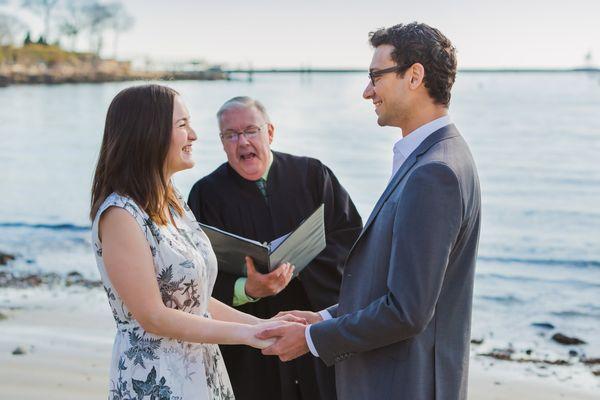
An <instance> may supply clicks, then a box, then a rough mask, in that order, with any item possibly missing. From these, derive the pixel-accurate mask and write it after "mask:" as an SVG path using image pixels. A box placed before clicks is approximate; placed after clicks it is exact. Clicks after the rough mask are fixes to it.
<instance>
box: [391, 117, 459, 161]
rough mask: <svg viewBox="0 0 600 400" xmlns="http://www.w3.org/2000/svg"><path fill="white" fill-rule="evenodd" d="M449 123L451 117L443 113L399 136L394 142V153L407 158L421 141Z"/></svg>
mask: <svg viewBox="0 0 600 400" xmlns="http://www.w3.org/2000/svg"><path fill="white" fill-rule="evenodd" d="M451 123H452V119H451V118H450V115H444V116H443V117H439V118H437V119H434V120H433V121H430V122H428V123H426V124H425V125H421V126H420V127H418V128H417V129H415V130H414V131H412V132H411V133H410V134H408V135H406V136H404V137H402V138H400V139H399V140H398V141H397V142H396V144H394V154H402V156H404V158H405V159H406V158H408V156H410V154H411V153H412V152H413V151H415V150H416V149H417V147H419V145H420V144H421V143H423V141H424V140H425V139H426V138H427V136H429V135H431V134H432V133H433V132H435V131H437V130H438V129H441V128H443V127H445V126H446V125H450V124H451Z"/></svg>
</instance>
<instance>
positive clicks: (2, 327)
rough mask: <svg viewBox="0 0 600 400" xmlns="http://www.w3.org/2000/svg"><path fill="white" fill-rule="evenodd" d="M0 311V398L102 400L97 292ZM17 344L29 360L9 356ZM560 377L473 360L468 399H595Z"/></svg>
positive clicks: (104, 337)
mask: <svg viewBox="0 0 600 400" xmlns="http://www.w3.org/2000/svg"><path fill="white" fill-rule="evenodd" d="M0 313H2V314H3V315H4V316H6V318H5V319H3V320H0V398H2V399H7V400H12V399H20V400H28V399H46V400H52V399H82V400H83V399H106V398H107V392H108V388H107V385H108V365H109V361H110V357H111V348H112V340H113V337H114V336H113V335H114V323H113V320H112V316H111V314H110V311H109V309H108V306H107V303H106V298H105V294H104V292H103V291H102V290H100V289H91V290H90V289H85V288H68V289H65V288H61V289H54V290H49V289H47V288H35V289H0ZM19 346H20V347H21V348H23V349H24V350H25V353H26V354H24V355H13V354H12V352H13V350H15V348H17V347H19ZM555 368H573V367H555ZM561 371H562V372H563V373H561ZM564 371H565V370H559V371H558V372H559V373H557V372H556V369H554V370H545V369H537V368H534V367H532V366H524V365H518V364H515V363H510V362H502V361H497V360H487V359H481V358H478V357H474V358H473V359H472V361H471V374H470V379H469V398H470V399H477V400H479V399H481V400H504V399H527V400H538V399H539V400H542V399H543V400H554V399H557V400H558V399H561V400H563V399H573V400H579V399H580V400H587V399H599V398H600V395H599V393H600V378H593V377H592V379H591V380H590V379H589V377H588V376H587V375H585V374H586V373H587V374H590V373H589V371H583V372H581V374H583V375H582V376H585V377H586V379H585V380H584V381H581V379H578V378H577V374H575V377H570V376H569V375H565V373H564ZM590 375H591V374H590ZM565 376H567V377H565ZM590 381H591V382H592V385H590Z"/></svg>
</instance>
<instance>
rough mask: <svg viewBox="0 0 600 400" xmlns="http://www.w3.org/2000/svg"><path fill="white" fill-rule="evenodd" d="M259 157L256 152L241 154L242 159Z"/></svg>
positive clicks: (247, 159)
mask: <svg viewBox="0 0 600 400" xmlns="http://www.w3.org/2000/svg"><path fill="white" fill-rule="evenodd" d="M255 158H257V156H256V153H245V154H241V155H240V159H241V160H242V161H250V160H253V159H255Z"/></svg>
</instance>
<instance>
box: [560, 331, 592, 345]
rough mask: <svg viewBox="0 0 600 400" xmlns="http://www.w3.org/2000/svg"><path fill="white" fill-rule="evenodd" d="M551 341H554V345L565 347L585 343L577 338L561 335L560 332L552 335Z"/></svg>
mask: <svg viewBox="0 0 600 400" xmlns="http://www.w3.org/2000/svg"><path fill="white" fill-rule="evenodd" d="M552 340H554V341H555V342H556V343H560V344H564V345H566V346H572V345H580V344H586V342H585V341H583V340H581V339H579V338H577V337H570V336H567V335H563V334H562V333H560V332H559V333H555V334H554V335H552Z"/></svg>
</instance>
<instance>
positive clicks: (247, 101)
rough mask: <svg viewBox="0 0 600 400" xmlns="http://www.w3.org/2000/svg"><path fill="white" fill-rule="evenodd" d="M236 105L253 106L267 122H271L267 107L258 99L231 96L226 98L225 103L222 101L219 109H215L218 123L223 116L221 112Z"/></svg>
mask: <svg viewBox="0 0 600 400" xmlns="http://www.w3.org/2000/svg"><path fill="white" fill-rule="evenodd" d="M236 107H243V108H251V107H254V108H256V109H257V110H258V111H259V112H260V113H261V114H262V116H263V117H264V118H265V121H266V122H267V123H271V119H270V118H269V114H267V109H266V108H265V106H264V105H263V104H262V103H261V102H260V101H258V100H256V99H253V98H252V97H248V96H237V97H233V98H231V99H229V100H227V101H226V102H225V103H223V105H222V106H221V108H219V111H217V120H218V121H219V123H221V117H222V116H223V113H224V112H225V111H227V110H229V109H232V108H236Z"/></svg>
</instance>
